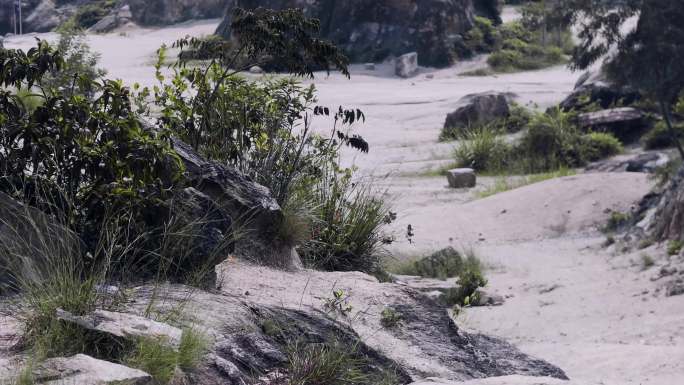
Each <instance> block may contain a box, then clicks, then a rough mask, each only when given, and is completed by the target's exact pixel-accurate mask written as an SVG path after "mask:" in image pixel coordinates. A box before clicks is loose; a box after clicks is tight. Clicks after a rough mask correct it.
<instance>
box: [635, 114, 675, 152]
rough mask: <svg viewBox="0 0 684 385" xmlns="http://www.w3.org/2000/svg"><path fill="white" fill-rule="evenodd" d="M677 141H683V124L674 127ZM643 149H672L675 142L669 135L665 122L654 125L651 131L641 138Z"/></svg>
mask: <svg viewBox="0 0 684 385" xmlns="http://www.w3.org/2000/svg"><path fill="white" fill-rule="evenodd" d="M674 128H675V133H676V137H677V140H680V141H681V140H682V139H684V124H678V125H675V126H674ZM643 141H644V148H645V149H647V150H656V149H661V148H668V147H674V146H675V142H674V140H673V139H672V135H670V130H668V128H667V125H666V124H665V122H662V121H661V122H658V123H656V125H655V127H653V129H651V131H649V132H647V133H646V135H644V137H643Z"/></svg>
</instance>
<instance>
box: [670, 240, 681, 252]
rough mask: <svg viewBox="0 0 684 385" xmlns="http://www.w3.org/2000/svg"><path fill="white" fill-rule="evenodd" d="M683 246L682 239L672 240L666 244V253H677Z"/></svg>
mask: <svg viewBox="0 0 684 385" xmlns="http://www.w3.org/2000/svg"><path fill="white" fill-rule="evenodd" d="M682 248H684V241H681V240H672V241H670V242H668V244H667V255H677V254H679V252H680V251H682Z"/></svg>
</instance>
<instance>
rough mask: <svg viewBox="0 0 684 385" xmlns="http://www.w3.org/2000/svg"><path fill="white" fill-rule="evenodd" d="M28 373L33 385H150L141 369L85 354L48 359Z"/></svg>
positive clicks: (3, 381) (6, 381)
mask: <svg viewBox="0 0 684 385" xmlns="http://www.w3.org/2000/svg"><path fill="white" fill-rule="evenodd" d="M17 374H18V373H17ZM17 374H15V376H16V375H17ZM31 374H32V381H33V382H32V383H35V384H45V385H63V384H70V385H147V384H153V379H152V376H150V375H149V374H147V373H145V372H143V371H142V370H138V369H133V368H129V367H126V366H123V365H119V364H115V363H112V362H108V361H103V360H98V359H95V358H93V357H90V356H87V355H85V354H77V355H75V356H72V357H60V358H51V359H48V360H46V361H44V362H42V363H40V364H38V365H37V366H36V367H35V368H34V369H33V370H32V371H31ZM0 383H3V384H4V383H8V384H12V383H14V381H13V378H12V377H8V378H2V377H0Z"/></svg>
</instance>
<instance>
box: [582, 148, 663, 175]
mask: <svg viewBox="0 0 684 385" xmlns="http://www.w3.org/2000/svg"><path fill="white" fill-rule="evenodd" d="M669 161H670V157H669V156H668V155H667V154H665V153H662V152H648V153H644V154H637V155H630V156H619V157H616V158H613V159H607V160H602V161H598V162H594V163H591V164H589V165H588V166H587V167H586V168H585V171H587V172H646V173H653V172H655V171H656V170H657V169H658V168H659V167H663V166H665V165H666V164H667V163H668V162H669Z"/></svg>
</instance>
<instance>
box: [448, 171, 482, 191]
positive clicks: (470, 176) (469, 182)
mask: <svg viewBox="0 0 684 385" xmlns="http://www.w3.org/2000/svg"><path fill="white" fill-rule="evenodd" d="M447 181H448V182H449V187H451V188H471V187H475V185H476V184H477V177H476V176H475V170H473V169H472V168H455V169H453V170H449V171H447Z"/></svg>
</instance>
